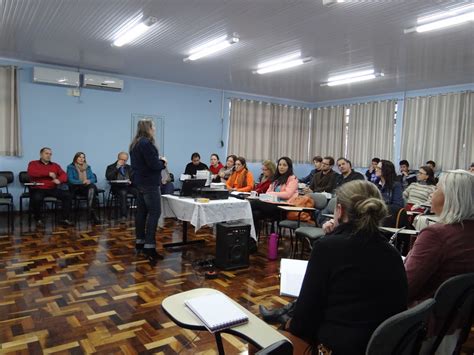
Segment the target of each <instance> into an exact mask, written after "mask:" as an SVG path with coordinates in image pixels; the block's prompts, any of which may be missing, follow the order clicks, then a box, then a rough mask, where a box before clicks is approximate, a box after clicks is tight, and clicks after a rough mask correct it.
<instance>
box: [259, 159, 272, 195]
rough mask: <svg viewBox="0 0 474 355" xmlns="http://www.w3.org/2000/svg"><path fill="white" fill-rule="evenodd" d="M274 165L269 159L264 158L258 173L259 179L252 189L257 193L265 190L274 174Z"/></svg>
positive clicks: (262, 192)
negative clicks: (260, 171) (259, 173)
mask: <svg viewBox="0 0 474 355" xmlns="http://www.w3.org/2000/svg"><path fill="white" fill-rule="evenodd" d="M275 170H276V165H275V163H274V162H272V161H271V160H265V161H264V162H263V163H262V175H260V180H259V182H258V184H256V185H255V188H254V191H255V192H257V193H258V194H264V193H265V192H267V190H268V188H269V187H270V184H271V182H272V179H273V175H275Z"/></svg>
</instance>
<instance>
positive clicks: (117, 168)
mask: <svg viewBox="0 0 474 355" xmlns="http://www.w3.org/2000/svg"><path fill="white" fill-rule="evenodd" d="M127 161H128V153H125V152H120V153H119V154H118V156H117V161H116V162H115V163H113V164H110V165H109V166H108V167H107V170H106V171H105V178H106V179H107V180H108V181H109V182H110V183H111V189H112V193H113V194H114V195H115V196H116V198H117V199H118V202H119V207H120V217H121V218H122V219H123V220H126V219H127V215H128V206H127V194H133V196H136V195H137V189H136V188H135V187H133V186H132V182H131V177H132V167H131V166H130V165H129V164H127ZM121 181H123V182H121Z"/></svg>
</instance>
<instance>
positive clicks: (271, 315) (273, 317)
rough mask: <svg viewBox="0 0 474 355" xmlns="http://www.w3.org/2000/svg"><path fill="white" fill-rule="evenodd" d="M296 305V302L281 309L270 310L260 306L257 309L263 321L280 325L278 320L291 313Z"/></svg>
mask: <svg viewBox="0 0 474 355" xmlns="http://www.w3.org/2000/svg"><path fill="white" fill-rule="evenodd" d="M295 305H296V301H293V302H290V303H288V304H286V305H285V306H283V307H280V308H274V309H272V310H269V309H267V308H266V307H264V306H262V305H260V306H258V309H259V311H260V314H261V315H262V318H263V320H264V321H266V322H268V323H280V320H281V318H280V317H282V316H283V315H286V314H287V313H292V312H293V309H294V307H295Z"/></svg>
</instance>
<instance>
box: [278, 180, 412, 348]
mask: <svg viewBox="0 0 474 355" xmlns="http://www.w3.org/2000/svg"><path fill="white" fill-rule="evenodd" d="M336 198H337V204H336V208H335V212H334V228H333V230H332V231H331V232H330V233H329V235H327V236H324V237H322V238H320V239H319V240H317V241H316V242H315V243H314V246H313V251H312V253H311V257H310V260H309V263H308V267H307V269H306V274H305V277H304V281H303V285H302V287H301V291H300V294H299V297H298V299H297V301H296V304H295V306H294V312H293V316H292V318H290V319H289V320H288V321H287V322H286V326H287V329H288V330H289V331H290V333H292V334H293V335H295V336H297V337H298V338H301V339H303V340H305V341H306V342H308V343H309V345H310V346H311V348H312V349H313V350H314V352H313V353H317V351H316V349H317V348H318V346H321V345H322V346H324V347H325V348H328V349H330V350H331V351H332V353H333V354H354V355H357V354H361V355H362V354H365V349H366V347H367V343H368V341H369V339H370V336H371V335H372V333H373V331H374V330H375V329H376V328H377V326H378V325H379V324H380V323H382V322H383V321H384V320H385V319H387V318H389V317H390V316H392V315H394V314H397V313H399V312H402V311H404V310H405V309H406V307H407V301H406V299H407V279H406V275H405V270H404V268H403V262H402V258H401V257H400V254H399V253H398V252H397V250H396V249H395V248H393V247H392V246H391V245H390V244H389V243H388V241H387V239H386V238H385V237H384V236H383V235H382V234H381V233H380V231H379V225H380V223H381V222H382V220H383V219H384V218H385V216H386V215H387V213H388V211H387V207H386V205H385V203H384V201H383V200H382V196H381V194H380V192H379V190H378V188H377V186H375V185H374V184H373V183H371V182H368V181H362V180H356V181H351V182H348V183H346V184H344V185H342V186H340V187H339V188H338V189H337V190H336Z"/></svg>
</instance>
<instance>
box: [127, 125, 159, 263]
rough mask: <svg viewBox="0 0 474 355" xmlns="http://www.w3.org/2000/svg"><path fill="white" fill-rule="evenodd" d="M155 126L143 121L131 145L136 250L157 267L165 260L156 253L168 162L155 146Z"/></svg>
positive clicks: (138, 126)
mask: <svg viewBox="0 0 474 355" xmlns="http://www.w3.org/2000/svg"><path fill="white" fill-rule="evenodd" d="M154 137H155V125H154V124H153V121H151V120H146V119H145V120H140V121H138V124H137V133H136V135H135V138H133V140H132V143H131V144H130V158H131V165H132V169H133V176H132V182H133V184H134V185H135V186H136V187H137V190H138V193H137V213H136V216H135V236H136V240H135V248H136V251H137V254H140V253H142V252H143V253H144V254H145V256H146V257H147V258H148V260H149V261H150V263H152V264H155V263H156V261H157V260H158V259H163V256H161V255H160V254H158V253H157V251H156V239H155V233H156V227H157V225H158V219H159V217H160V214H161V195H160V184H161V171H162V170H163V169H164V168H165V163H164V161H163V160H162V159H161V158H160V157H159V154H158V148H157V147H156V145H155V138H154Z"/></svg>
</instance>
